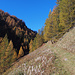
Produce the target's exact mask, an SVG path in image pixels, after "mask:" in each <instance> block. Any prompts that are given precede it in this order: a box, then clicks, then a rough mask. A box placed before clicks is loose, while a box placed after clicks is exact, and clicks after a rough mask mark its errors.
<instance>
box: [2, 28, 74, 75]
mask: <svg viewBox="0 0 75 75" xmlns="http://www.w3.org/2000/svg"><path fill="white" fill-rule="evenodd" d="M74 29H75V28H73V29H72V30H70V31H69V32H68V33H66V34H65V35H64V37H63V38H62V40H61V42H62V44H65V45H66V46H67V44H69V45H70V44H71V46H72V47H73V45H74V43H72V42H74V41H75V40H74V37H75V35H74ZM70 36H71V37H70ZM69 37H70V38H69ZM65 38H67V39H65ZM71 39H72V41H71ZM63 41H65V42H63ZM70 41H71V42H70ZM66 42H68V43H66ZM59 43H60V41H58V42H57V43H55V44H51V42H50V41H49V42H47V43H46V44H45V45H44V46H42V47H40V48H38V49H37V50H35V51H34V52H32V53H30V54H28V55H27V56H25V57H23V58H21V59H19V60H18V61H17V62H15V63H13V64H12V65H13V66H12V67H11V68H10V69H9V70H8V71H7V72H5V73H4V74H3V75H20V74H22V75H75V60H74V59H75V55H74V54H73V53H71V52H69V51H67V50H66V49H65V48H62V47H63V46H62V47H60V46H57V45H58V44H59ZM60 44H61V43H60ZM71 46H70V47H71ZM71 49H73V50H75V47H73V48H71Z"/></svg>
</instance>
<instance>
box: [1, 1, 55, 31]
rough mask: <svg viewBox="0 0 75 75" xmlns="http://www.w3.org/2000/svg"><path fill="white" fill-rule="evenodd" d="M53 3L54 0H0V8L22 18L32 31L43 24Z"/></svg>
mask: <svg viewBox="0 0 75 75" xmlns="http://www.w3.org/2000/svg"><path fill="white" fill-rule="evenodd" d="M55 5H56V0H0V9H2V10H3V11H4V12H8V13H9V14H10V15H15V16H16V17H18V18H19V19H22V20H23V21H24V22H25V24H26V26H27V27H28V28H30V29H32V30H34V31H38V29H41V28H42V26H44V23H45V20H46V18H48V14H49V11H50V9H51V10H53V8H54V6H55Z"/></svg>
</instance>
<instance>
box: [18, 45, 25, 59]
mask: <svg viewBox="0 0 75 75" xmlns="http://www.w3.org/2000/svg"><path fill="white" fill-rule="evenodd" d="M23 55H24V51H23V49H22V46H21V47H20V50H19V53H18V58H20V57H22V56H23Z"/></svg>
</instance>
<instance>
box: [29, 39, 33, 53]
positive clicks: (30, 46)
mask: <svg viewBox="0 0 75 75" xmlns="http://www.w3.org/2000/svg"><path fill="white" fill-rule="evenodd" d="M29 50H30V51H29V53H31V52H32V51H33V40H32V39H31V41H30V43H29Z"/></svg>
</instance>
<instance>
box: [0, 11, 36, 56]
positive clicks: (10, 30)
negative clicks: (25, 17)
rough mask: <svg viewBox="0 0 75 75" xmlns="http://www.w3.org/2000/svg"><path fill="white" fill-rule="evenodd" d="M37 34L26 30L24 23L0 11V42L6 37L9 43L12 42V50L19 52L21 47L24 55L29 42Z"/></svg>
mask: <svg viewBox="0 0 75 75" xmlns="http://www.w3.org/2000/svg"><path fill="white" fill-rule="evenodd" d="M36 33H37V32H34V31H32V30H31V29H29V28H27V26H26V25H25V23H24V22H23V21H22V20H20V19H18V18H17V17H16V16H10V15H9V14H8V13H7V12H4V11H2V10H0V42H1V39H2V38H3V37H4V36H5V34H7V35H8V39H9V41H10V40H12V42H13V45H14V48H15V49H17V53H18V52H19V49H20V47H21V46H22V48H23V50H24V55H25V54H28V52H29V42H30V40H31V39H34V37H35V36H36Z"/></svg>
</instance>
